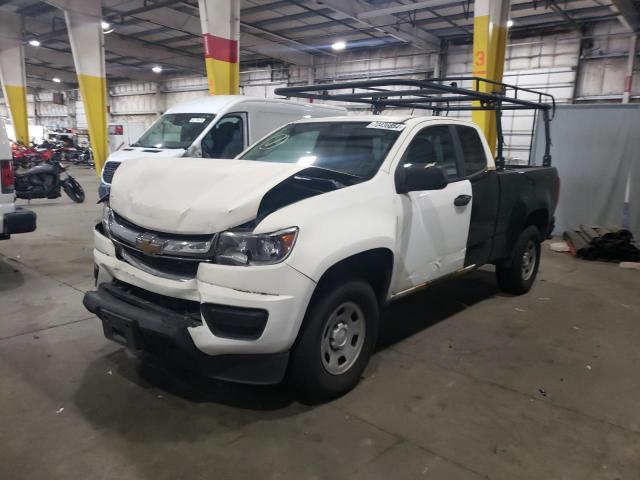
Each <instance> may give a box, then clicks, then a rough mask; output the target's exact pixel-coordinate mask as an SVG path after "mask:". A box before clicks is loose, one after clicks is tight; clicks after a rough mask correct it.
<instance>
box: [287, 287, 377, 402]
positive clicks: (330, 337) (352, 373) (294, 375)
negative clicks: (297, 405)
mask: <svg viewBox="0 0 640 480" xmlns="http://www.w3.org/2000/svg"><path fill="white" fill-rule="evenodd" d="M378 316H379V313H378V301H377V298H376V295H375V293H374V291H373V288H371V286H370V285H369V284H368V283H367V282H365V281H363V280H351V281H348V282H346V283H343V284H341V285H337V286H334V287H333V288H332V289H330V290H326V291H322V292H319V293H318V294H317V295H316V296H315V298H314V299H313V300H312V303H311V304H310V306H309V309H308V311H307V315H306V317H305V319H304V322H303V325H302V327H301V331H300V334H299V337H298V341H297V343H296V345H295V347H294V349H293V351H292V355H291V362H290V366H289V378H290V381H291V382H292V384H293V386H294V388H295V389H296V390H298V391H299V392H300V393H301V394H302V395H303V396H304V397H305V398H306V399H307V400H310V401H321V400H328V399H331V398H336V397H338V396H340V395H343V394H345V393H347V392H348V391H349V390H351V389H352V388H353V387H355V386H356V384H357V383H358V381H359V380H360V375H361V374H362V372H363V371H364V369H365V367H366V366H367V363H368V362H369V357H370V356H371V353H372V352H373V349H374V347H375V345H376V340H377V336H378Z"/></svg>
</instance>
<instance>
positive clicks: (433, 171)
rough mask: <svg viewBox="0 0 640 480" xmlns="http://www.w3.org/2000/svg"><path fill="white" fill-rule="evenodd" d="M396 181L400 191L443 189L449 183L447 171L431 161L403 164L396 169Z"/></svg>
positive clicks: (397, 189) (397, 188)
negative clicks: (430, 162)
mask: <svg viewBox="0 0 640 480" xmlns="http://www.w3.org/2000/svg"><path fill="white" fill-rule="evenodd" d="M395 181H396V192H398V193H409V192H416V191H420V190H442V189H443V188H445V187H446V186H447V184H448V183H449V181H448V180H447V174H446V173H445V171H444V170H443V169H442V168H440V167H436V166H434V165H432V164H429V163H413V164H408V165H405V166H401V167H400V168H398V169H397V170H396V176H395Z"/></svg>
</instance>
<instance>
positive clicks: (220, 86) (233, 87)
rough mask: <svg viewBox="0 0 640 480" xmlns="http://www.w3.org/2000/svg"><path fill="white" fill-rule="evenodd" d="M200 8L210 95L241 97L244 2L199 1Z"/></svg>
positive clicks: (234, 0) (237, 0)
mask: <svg viewBox="0 0 640 480" xmlns="http://www.w3.org/2000/svg"><path fill="white" fill-rule="evenodd" d="M198 5H199V7H200V22H201V24H202V37H203V41H204V61H205V65H206V67H207V78H208V80H209V93H210V94H211V95H237V94H238V93H240V69H239V66H238V49H239V46H238V37H239V33H240V1H239V0H198Z"/></svg>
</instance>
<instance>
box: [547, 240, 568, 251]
mask: <svg viewBox="0 0 640 480" xmlns="http://www.w3.org/2000/svg"><path fill="white" fill-rule="evenodd" d="M549 247H550V248H551V250H552V251H553V252H569V251H571V249H570V248H569V245H567V242H553V243H552V244H551V245H549Z"/></svg>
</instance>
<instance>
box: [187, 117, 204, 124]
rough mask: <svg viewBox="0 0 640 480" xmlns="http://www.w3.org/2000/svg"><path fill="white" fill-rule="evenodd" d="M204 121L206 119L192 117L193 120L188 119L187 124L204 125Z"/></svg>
mask: <svg viewBox="0 0 640 480" xmlns="http://www.w3.org/2000/svg"><path fill="white" fill-rule="evenodd" d="M205 120H206V118H202V117H193V118H190V119H189V123H204V121H205Z"/></svg>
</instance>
